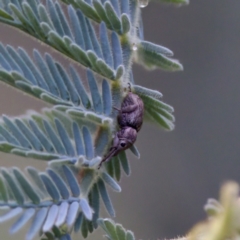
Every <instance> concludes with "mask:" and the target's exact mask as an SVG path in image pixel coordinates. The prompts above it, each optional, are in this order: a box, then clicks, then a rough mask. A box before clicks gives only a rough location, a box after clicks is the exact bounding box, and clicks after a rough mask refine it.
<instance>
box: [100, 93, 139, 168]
mask: <svg viewBox="0 0 240 240" xmlns="http://www.w3.org/2000/svg"><path fill="white" fill-rule="evenodd" d="M114 109H116V108H114ZM116 110H118V111H119V115H118V124H119V127H120V130H119V131H118V132H117V133H116V135H115V137H114V139H113V144H112V147H111V148H110V150H109V152H108V154H107V155H106V156H105V157H104V158H103V159H102V161H101V162H100V164H99V166H98V169H99V168H100V167H101V165H102V163H103V162H107V161H109V160H110V159H111V158H112V157H113V156H116V155H117V154H118V153H119V152H121V151H123V150H126V149H127V148H129V147H131V146H132V145H133V143H134V142H135V141H136V140H137V132H139V131H140V129H141V127H142V123H143V113H144V104H143V101H142V99H141V98H140V97H139V96H138V95H136V94H134V93H132V92H131V89H130V92H129V93H128V95H127V96H126V97H125V99H124V100H123V102H122V105H121V109H116Z"/></svg>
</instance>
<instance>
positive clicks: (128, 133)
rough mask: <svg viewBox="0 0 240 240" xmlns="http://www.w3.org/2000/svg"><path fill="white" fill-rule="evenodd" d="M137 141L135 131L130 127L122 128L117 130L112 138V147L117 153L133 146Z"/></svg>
mask: <svg viewBox="0 0 240 240" xmlns="http://www.w3.org/2000/svg"><path fill="white" fill-rule="evenodd" d="M136 139H137V131H136V129H134V128H132V127H124V128H122V129H121V130H119V131H118V132H117V134H116V136H115V138H114V141H113V147H116V148H117V150H118V152H119V151H122V150H125V149H127V148H129V147H131V146H132V145H133V143H134V142H135V141H136Z"/></svg>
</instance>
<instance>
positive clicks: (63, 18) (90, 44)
mask: <svg viewBox="0 0 240 240" xmlns="http://www.w3.org/2000/svg"><path fill="white" fill-rule="evenodd" d="M62 2H63V3H61V2H59V1H55V0H35V1H32V0H0V22H2V23H4V24H7V25H10V26H12V27H15V28H16V29H19V30H21V31H23V32H25V33H27V34H28V35H30V36H33V37H34V38H36V39H38V40H39V41H41V42H42V43H45V44H48V45H49V46H51V47H53V48H55V49H56V50H57V51H59V52H60V53H62V54H63V55H65V56H67V57H68V59H69V66H68V67H64V66H63V65H62V64H60V63H59V62H58V61H56V60H55V59H54V58H53V57H52V56H51V54H50V53H45V54H41V53H40V52H39V51H38V50H37V49H34V50H33V53H32V55H31V54H30V55H29V54H28V53H27V52H26V51H25V50H24V49H23V48H21V47H18V48H17V49H15V48H13V47H12V46H9V45H6V46H5V45H3V44H2V43H0V80H1V81H2V82H4V83H6V84H8V85H11V86H12V87H14V88H17V89H19V90H21V91H23V92H25V93H27V94H29V95H31V96H33V97H36V98H38V99H41V100H42V101H45V102H47V103H48V104H50V107H49V108H46V109H43V111H42V112H41V113H36V112H34V111H28V112H27V114H25V115H23V116H19V117H8V116H5V115H3V116H2V117H1V119H0V151H3V152H6V153H12V154H15V155H20V156H22V157H31V158H36V159H40V160H44V161H47V163H48V166H47V169H46V170H45V171H44V172H38V171H37V170H36V169H34V168H32V167H27V169H26V172H22V171H20V170H19V169H18V168H16V167H13V168H11V169H6V168H1V172H0V207H1V208H2V209H5V213H4V214H3V215H1V216H0V223H1V222H5V221H7V220H9V219H12V218H14V217H17V216H18V218H17V219H16V220H15V222H14V224H13V225H12V226H11V228H10V233H16V232H18V231H19V230H20V229H21V228H22V227H24V226H25V224H27V223H28V222H30V221H31V226H30V227H29V230H28V232H27V233H26V239H27V240H31V239H33V238H34V236H35V235H36V234H39V235H40V236H41V239H48V240H50V239H53V240H54V239H61V240H69V239H71V233H72V232H73V231H75V232H78V231H80V230H81V233H82V236H83V237H87V236H88V233H89V232H92V231H93V230H94V229H95V228H97V226H98V224H100V225H101V226H102V227H103V228H104V229H105V230H107V234H108V238H109V239H112V237H116V236H115V235H114V234H115V233H114V231H115V232H116V233H119V234H120V235H121V237H119V236H117V238H114V239H119V240H120V239H123V238H124V240H125V239H129V240H130V239H134V236H133V234H132V233H131V232H129V231H125V230H124V229H123V228H122V226H121V225H116V226H115V225H114V223H113V222H111V221H110V220H99V221H97V219H98V218H99V210H100V199H102V202H103V205H105V208H106V210H107V212H108V213H109V215H110V216H114V215H115V212H114V208H113V205H112V203H111V200H110V198H109V195H108V191H107V188H106V185H109V186H110V187H111V188H112V189H113V190H114V191H117V192H120V191H121V188H120V186H119V184H118V183H117V181H119V180H120V178H121V175H122V171H123V172H125V174H126V175H129V174H130V173H131V169H130V165H129V162H128V159H127V155H126V152H125V151H123V152H121V153H119V154H118V155H117V156H115V157H113V158H112V159H111V161H109V162H107V163H105V164H104V166H103V167H102V168H101V169H100V170H98V165H99V163H100V161H101V160H102V158H103V157H104V155H105V154H106V153H107V151H108V149H109V147H111V143H112V137H113V135H114V134H115V133H116V131H117V130H118V124H117V120H116V118H117V115H118V111H116V110H115V108H120V107H121V103H122V100H123V99H124V97H125V96H126V95H127V93H128V91H129V90H128V83H131V91H132V92H134V93H135V94H137V95H139V96H140V97H141V99H142V100H143V102H144V105H145V110H144V119H145V120H150V121H152V122H154V123H156V124H158V125H159V126H161V127H162V128H163V129H165V130H173V128H174V121H175V119H174V116H173V108H172V107H171V106H169V105H168V104H166V103H164V102H162V101H161V98H162V94H161V93H160V92H158V91H156V90H151V89H148V88H146V87H142V86H139V85H137V84H135V81H134V78H133V74H132V70H131V67H132V63H133V62H136V63H140V64H142V65H143V66H145V67H147V68H149V69H154V68H160V69H163V70H167V71H176V70H182V65H181V64H180V63H179V62H178V61H177V60H175V59H173V58H172V56H173V52H172V51H171V50H169V49H167V48H165V47H163V46H160V45H157V44H154V43H151V42H148V41H146V40H144V34H143V25H142V18H141V11H140V8H139V2H138V0H74V1H73V0H62ZM165 2H171V3H177V4H184V3H187V0H165ZM16 34H17V33H16ZM80 70H81V71H80ZM80 72H81V74H80ZM129 150H130V151H131V152H132V153H133V154H134V155H136V156H137V157H140V153H139V151H138V149H137V148H136V146H135V145H133V146H132V147H131V148H130V149H129ZM27 175H28V177H27ZM6 208H7V211H6ZM114 229H115V230H114ZM111 234H113V235H111ZM122 237H123V238H122Z"/></svg>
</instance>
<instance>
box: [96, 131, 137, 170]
mask: <svg viewBox="0 0 240 240" xmlns="http://www.w3.org/2000/svg"><path fill="white" fill-rule="evenodd" d="M136 139H137V131H136V129H134V128H131V127H124V128H121V129H120V130H119V131H118V132H117V133H116V135H115V137H114V139H113V145H112V147H111V148H110V150H109V152H108V154H107V155H106V156H105V157H104V158H103V159H102V161H101V163H100V164H99V166H98V169H99V168H100V167H101V165H102V163H103V162H107V161H109V160H110V159H111V158H112V157H113V156H116V155H117V154H118V153H119V152H121V151H123V150H125V149H127V148H129V147H131V146H132V145H133V143H134V142H135V141H136Z"/></svg>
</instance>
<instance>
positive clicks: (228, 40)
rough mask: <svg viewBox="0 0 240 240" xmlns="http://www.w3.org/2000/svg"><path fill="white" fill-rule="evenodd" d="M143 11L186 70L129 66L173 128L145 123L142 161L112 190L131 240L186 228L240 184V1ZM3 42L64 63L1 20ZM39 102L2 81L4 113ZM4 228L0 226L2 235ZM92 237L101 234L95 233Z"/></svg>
mask: <svg viewBox="0 0 240 240" xmlns="http://www.w3.org/2000/svg"><path fill="white" fill-rule="evenodd" d="M142 12H143V22H144V27H145V39H146V40H149V41H152V42H154V43H158V44H161V45H163V46H166V47H168V48H170V49H171V50H173V51H174V53H175V58H177V59H179V60H180V61H181V63H183V65H184V68H185V69H184V71H183V72H176V73H168V72H162V71H160V70H155V71H151V72H149V71H146V70H145V69H143V68H142V67H141V66H136V65H134V75H135V81H136V82H137V84H139V85H143V86H146V87H150V88H153V89H157V90H159V91H160V92H162V93H163V95H164V98H163V100H164V101H165V102H167V103H169V104H171V105H172V106H174V108H175V116H176V129H175V130H174V131H173V132H165V131H162V130H161V129H159V128H158V127H157V126H154V125H150V124H148V123H146V122H145V123H144V126H143V129H142V130H141V132H140V133H139V137H138V141H137V146H138V148H139V150H140V152H141V159H140V160H137V159H135V158H134V157H132V155H131V154H130V155H131V159H130V160H131V167H132V174H131V177H128V178H127V177H124V178H123V179H122V180H121V186H122V193H121V194H119V193H112V194H111V195H112V200H113V204H114V206H115V209H116V215H117V217H116V219H115V221H117V222H120V223H122V224H123V225H124V226H125V227H126V228H127V229H131V230H132V231H134V232H135V235H136V239H145V240H148V239H164V238H170V237H176V236H181V235H184V234H186V232H187V231H188V230H189V229H190V228H191V227H192V226H193V225H194V224H195V223H196V222H198V221H200V220H203V219H204V218H205V213H204V211H203V205H204V204H205V202H206V200H207V198H209V197H215V198H218V193H219V188H220V186H221V184H222V183H224V182H225V181H227V180H230V179H231V180H235V181H237V182H240V145H239V144H240V107H239V106H240V81H239V77H240V14H239V12H240V1H239V0H232V1H226V0H211V1H208V0H201V1H200V0H192V1H191V2H190V5H189V6H185V7H180V8H178V7H174V6H167V5H162V4H157V3H155V2H151V3H150V4H149V5H148V6H147V7H146V8H144V9H142ZM0 41H1V42H3V43H4V44H11V45H13V46H22V47H24V48H27V49H28V50H29V52H30V51H31V49H32V48H37V49H40V50H41V51H42V52H44V51H46V50H47V51H50V52H51V53H53V54H54V56H56V57H57V58H58V59H59V61H62V59H60V56H59V55H58V54H57V53H54V52H53V50H50V49H49V48H48V47H46V46H43V45H41V44H40V43H39V42H37V41H36V40H34V39H30V38H29V37H28V38H26V36H25V35H24V34H22V33H21V32H18V33H16V31H15V30H13V29H10V28H9V27H7V26H5V25H3V24H0ZM44 106H46V105H44V104H43V103H42V102H40V101H38V100H36V99H33V98H30V97H28V96H25V95H23V94H22V93H21V92H16V91H15V90H13V89H12V88H10V87H8V86H5V85H3V84H1V85H0V113H1V114H7V115H10V116H12V115H20V114H23V113H24V112H25V111H26V110H27V109H35V110H37V111H39V110H40V109H41V108H42V107H44ZM0 159H1V160H0V163H1V166H13V165H17V166H21V167H24V166H26V165H34V166H36V167H38V168H40V169H44V168H45V166H46V165H45V163H42V162H41V161H36V160H34V161H33V160H30V159H24V158H20V157H16V156H10V155H7V154H1V155H0ZM6 226H9V225H8V224H5V225H3V226H1V227H0V232H1V236H2V233H7V230H6ZM101 235H102V234H101ZM95 237H96V239H102V237H101V236H100V237H99V233H98V234H95ZM79 238H80V237H79V236H76V239H79ZM90 238H91V236H90ZM92 238H94V237H92ZM1 239H5V237H3V238H2V237H1ZM13 239H15V237H14V238H13ZM18 239H19V240H20V239H23V238H20V235H19V236H18Z"/></svg>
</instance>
